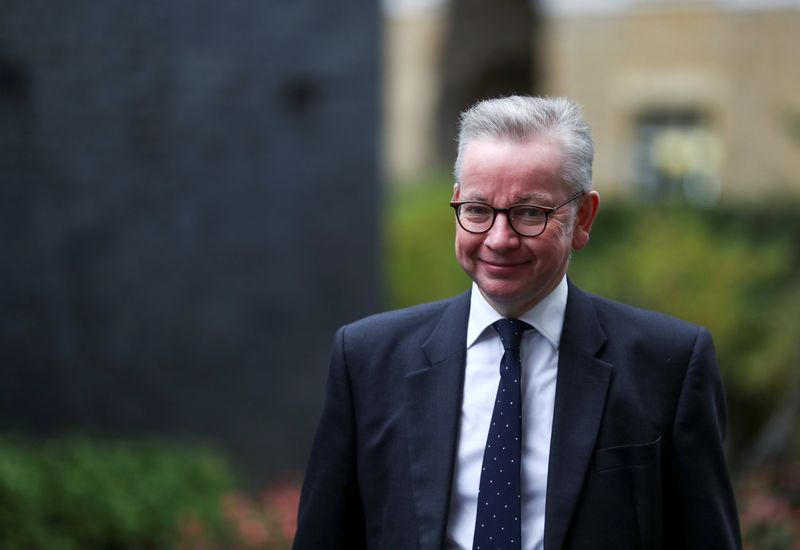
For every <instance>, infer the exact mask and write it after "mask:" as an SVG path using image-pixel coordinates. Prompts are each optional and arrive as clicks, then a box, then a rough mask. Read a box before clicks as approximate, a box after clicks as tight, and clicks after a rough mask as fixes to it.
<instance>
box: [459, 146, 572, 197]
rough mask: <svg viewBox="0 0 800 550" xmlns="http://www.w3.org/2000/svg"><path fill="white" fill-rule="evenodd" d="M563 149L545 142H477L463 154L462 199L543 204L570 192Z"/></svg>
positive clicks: (460, 185)
mask: <svg viewBox="0 0 800 550" xmlns="http://www.w3.org/2000/svg"><path fill="white" fill-rule="evenodd" d="M562 157H563V154H562V151H561V146H560V145H559V144H558V143H557V142H555V141H553V140H551V139H544V138H533V139H529V140H526V141H512V140H485V139H481V140H475V141H472V142H470V143H469V144H468V145H467V147H466V149H465V150H464V155H463V159H462V161H463V162H462V167H461V176H460V178H459V189H460V192H461V195H462V200H463V199H475V200H478V199H483V200H489V199H493V198H496V197H498V196H499V197H500V198H502V199H505V200H510V201H514V202H518V201H521V200H531V201H539V202H541V201H544V200H550V199H552V198H553V197H560V196H561V195H562V194H564V193H566V192H568V189H567V185H566V184H565V183H564V181H563V178H562V177H561V161H562Z"/></svg>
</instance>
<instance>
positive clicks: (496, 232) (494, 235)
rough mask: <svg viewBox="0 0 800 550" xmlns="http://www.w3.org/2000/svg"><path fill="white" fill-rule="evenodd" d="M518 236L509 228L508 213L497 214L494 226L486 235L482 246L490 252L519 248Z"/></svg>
mask: <svg viewBox="0 0 800 550" xmlns="http://www.w3.org/2000/svg"><path fill="white" fill-rule="evenodd" d="M519 243H520V240H519V234H517V232H516V231H514V230H513V229H512V228H511V224H510V223H509V221H508V213H506V212H498V213H497V217H496V218H495V220H494V225H492V228H491V229H489V231H488V232H487V233H486V238H485V239H484V240H483V244H485V245H486V246H487V247H489V248H491V249H492V250H497V251H501V250H507V249H511V248H515V247H517V246H519Z"/></svg>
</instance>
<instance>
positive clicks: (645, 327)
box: [586, 293, 701, 340]
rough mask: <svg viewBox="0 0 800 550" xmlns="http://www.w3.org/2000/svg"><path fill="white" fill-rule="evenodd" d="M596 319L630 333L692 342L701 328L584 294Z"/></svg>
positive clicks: (665, 315) (659, 314) (642, 309)
mask: <svg viewBox="0 0 800 550" xmlns="http://www.w3.org/2000/svg"><path fill="white" fill-rule="evenodd" d="M586 295H587V296H588V297H589V299H590V300H591V302H592V304H593V306H594V309H595V311H596V312H597V315H598V318H599V319H600V320H601V322H604V324H605V325H606V326H621V327H627V329H628V330H629V331H631V332H640V333H643V334H649V335H653V337H654V338H659V339H660V338H664V337H667V338H679V339H684V338H688V339H691V340H694V339H695V338H696V337H697V334H698V331H699V330H701V327H699V326H698V325H696V324H694V323H691V322H689V321H685V320H683V319H678V318H677V317H673V316H671V315H668V314H666V313H661V312H659V311H653V310H649V309H644V308H640V307H636V306H632V305H629V304H624V303H622V302H617V301H615V300H610V299H608V298H604V297H602V296H597V295H595V294H590V293H586Z"/></svg>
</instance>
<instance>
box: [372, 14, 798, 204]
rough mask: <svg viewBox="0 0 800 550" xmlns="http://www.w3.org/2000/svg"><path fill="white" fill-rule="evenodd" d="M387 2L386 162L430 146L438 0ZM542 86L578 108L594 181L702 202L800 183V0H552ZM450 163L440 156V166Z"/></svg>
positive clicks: (417, 158)
mask: <svg viewBox="0 0 800 550" xmlns="http://www.w3.org/2000/svg"><path fill="white" fill-rule="evenodd" d="M388 5H391V9H386V10H385V11H384V13H385V25H384V29H385V35H384V36H385V39H384V46H385V57H384V59H385V68H384V86H385V95H384V98H385V105H384V166H385V168H386V172H387V175H388V176H389V178H390V179H393V180H398V179H400V180H408V179H409V178H412V179H413V177H414V176H415V175H416V174H419V173H422V172H425V171H428V170H431V169H434V168H437V167H439V168H441V166H437V163H438V162H439V161H438V159H436V158H435V156H434V155H433V151H434V150H435V148H434V146H433V140H434V136H435V131H434V126H433V125H434V124H435V121H436V117H435V116H434V115H435V111H434V110H435V109H436V102H437V98H438V95H437V94H438V89H439V88H438V86H439V83H438V80H437V60H438V58H439V54H440V50H439V49H440V47H441V41H442V34H443V29H444V26H445V25H446V17H447V4H446V2H443V1H442V0H415V1H413V2H412V1H410V0H408V1H404V0H392V1H391V2H387V6H388ZM538 8H540V9H543V10H544V13H545V19H544V25H543V29H542V34H541V35H540V36H539V37H536V39H535V40H532V46H531V47H532V48H534V49H535V53H536V55H537V56H538V57H539V59H540V60H541V63H542V66H543V67H544V73H543V82H542V83H543V89H541V90H538V91H539V92H540V93H545V94H548V95H565V96H568V97H570V98H572V99H574V100H575V101H577V102H579V103H580V104H582V105H583V106H584V111H585V115H586V117H587V119H588V120H589V122H590V123H591V124H592V127H593V131H594V136H595V141H596V144H597V150H596V160H595V178H594V179H595V185H596V187H597V188H598V189H600V190H601V191H603V192H604V193H606V194H607V195H612V194H639V195H641V194H644V195H650V196H654V197H674V196H682V197H684V198H686V199H687V200H688V201H689V202H695V203H697V204H698V205H711V204H716V203H717V202H719V201H726V200H730V199H733V200H739V199H742V200H754V199H755V200H757V199H759V198H763V199H769V198H770V197H772V196H774V194H775V193H778V194H780V193H782V192H784V191H789V192H791V193H794V194H800V0H764V1H761V2H759V1H757V0H727V1H726V0H718V1H715V2H712V1H700V0H695V1H677V0H605V1H604V0H593V1H591V2H590V1H588V0H560V1H556V0H550V1H547V2H544V3H543V5H541V6H538ZM445 168H446V167H445Z"/></svg>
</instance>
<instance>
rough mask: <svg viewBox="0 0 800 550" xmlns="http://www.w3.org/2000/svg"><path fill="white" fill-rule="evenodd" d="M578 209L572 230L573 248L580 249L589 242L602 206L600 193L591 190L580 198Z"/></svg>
mask: <svg viewBox="0 0 800 550" xmlns="http://www.w3.org/2000/svg"><path fill="white" fill-rule="evenodd" d="M578 200H579V201H580V202H579V203H578V211H577V213H576V214H575V227H574V228H573V230H572V249H573V250H580V249H581V248H583V247H584V246H586V245H587V244H588V243H589V233H591V231H592V224H593V223H594V219H595V217H596V216H597V209H598V208H599V207H600V195H599V194H598V193H597V191H589V192H588V193H586V194H585V195H584V196H583V197H581V198H580V199H578Z"/></svg>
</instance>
